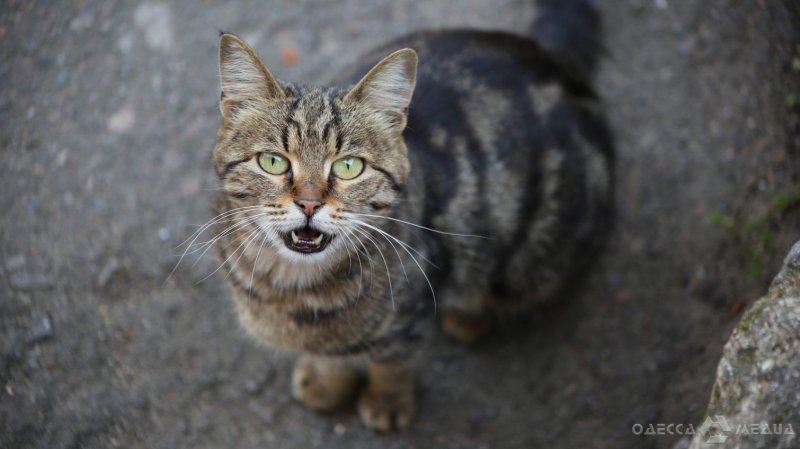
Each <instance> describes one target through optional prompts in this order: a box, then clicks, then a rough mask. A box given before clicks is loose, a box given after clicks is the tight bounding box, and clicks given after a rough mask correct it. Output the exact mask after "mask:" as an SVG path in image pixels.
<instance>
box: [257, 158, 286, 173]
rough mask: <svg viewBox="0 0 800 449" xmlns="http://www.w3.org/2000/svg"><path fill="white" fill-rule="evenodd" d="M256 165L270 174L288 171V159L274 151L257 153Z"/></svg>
mask: <svg viewBox="0 0 800 449" xmlns="http://www.w3.org/2000/svg"><path fill="white" fill-rule="evenodd" d="M258 165H260V166H261V168H262V169H264V171H265V172H267V173H269V174H271V175H282V174H284V173H286V172H287V171H289V161H288V160H286V158H284V157H282V156H278V155H277V154H275V153H261V154H259V155H258Z"/></svg>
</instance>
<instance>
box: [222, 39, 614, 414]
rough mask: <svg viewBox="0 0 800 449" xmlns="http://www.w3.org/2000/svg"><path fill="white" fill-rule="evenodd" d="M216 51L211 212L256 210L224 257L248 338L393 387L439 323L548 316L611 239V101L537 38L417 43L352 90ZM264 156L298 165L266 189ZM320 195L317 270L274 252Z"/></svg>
mask: <svg viewBox="0 0 800 449" xmlns="http://www.w3.org/2000/svg"><path fill="white" fill-rule="evenodd" d="M403 47H408V48H413V49H414V50H416V52H417V53H418V54H419V59H420V70H419V73H418V74H417V77H416V80H415V79H414V73H413V72H414V71H415V70H416V57H414V52H412V51H410V50H403V51H400V52H396V53H394V54H393V55H392V56H391V57H390V58H387V59H384V60H383V61H382V62H379V58H380V56H382V55H385V54H388V53H390V51H391V50H394V49H397V48H403ZM221 51H222V54H221V70H222V73H221V76H222V80H223V100H222V103H223V105H222V106H221V107H222V110H223V116H224V119H223V124H222V126H221V128H220V131H219V136H218V137H219V138H218V144H217V146H216V149H215V151H214V164H215V167H216V171H217V173H218V175H219V177H220V180H221V183H222V186H223V191H224V193H223V194H221V195H220V196H219V197H218V198H217V202H216V208H217V211H218V213H220V214H222V213H226V212H229V211H233V210H235V209H236V208H248V209H245V210H241V211H240V212H235V213H230V216H229V217H227V218H228V220H225V221H220V222H219V223H218V224H217V228H216V232H217V233H218V234H220V235H223V236H224V237H223V238H220V239H219V240H218V243H217V250H218V253H219V255H220V257H221V259H222V260H223V261H224V263H223V266H224V268H225V269H226V271H230V276H229V281H230V284H231V288H232V290H233V297H234V300H235V304H236V308H237V311H238V313H239V316H240V318H241V321H242V323H243V324H244V326H245V327H246V328H247V329H248V330H249V331H250V332H251V333H252V334H253V335H255V336H256V337H257V338H259V339H260V340H262V341H265V342H268V343H270V344H274V345H277V346H281V347H285V348H289V349H292V350H295V351H298V352H301V353H307V354H314V355H316V356H318V357H322V358H330V357H334V358H340V357H358V358H359V359H362V360H367V361H369V362H370V363H371V365H370V373H372V372H373V371H375V372H387V371H386V370H383V371H381V370H382V369H383V368H381V367H382V366H384V365H386V366H396V367H398V368H396V371H397V372H399V371H401V370H405V369H406V368H405V367H406V365H407V364H406V363H405V362H404V361H405V360H408V359H410V358H412V356H413V355H414V353H415V352H416V351H417V349H418V347H419V346H420V344H421V343H422V342H424V341H425V337H426V334H428V333H429V331H430V327H431V326H430V322H431V320H430V319H429V318H430V316H431V315H432V313H431V312H432V310H433V309H434V306H435V307H437V308H438V310H439V311H440V313H444V312H445V311H457V312H458V313H461V314H464V315H467V316H482V315H484V314H486V313H487V312H489V311H492V310H509V309H511V310H516V309H519V308H525V307H528V306H531V305H535V304H541V303H543V302H546V301H549V300H551V299H552V298H553V297H555V296H556V295H557V294H558V293H559V292H560V291H561V290H563V287H564V285H565V284H566V283H568V282H570V281H571V280H572V279H573V278H574V276H575V275H577V274H578V272H579V270H580V269H581V268H582V267H584V266H585V265H586V264H587V262H589V260H590V259H591V258H592V257H593V255H594V254H595V251H594V250H595V249H596V247H597V246H598V244H599V243H601V242H602V240H603V237H604V234H605V230H606V227H607V226H606V224H607V222H608V219H609V212H610V209H611V195H612V186H613V175H612V169H611V167H612V147H611V138H610V135H609V132H608V130H607V127H606V125H605V123H604V120H603V118H602V117H601V116H600V115H599V112H598V111H599V105H598V102H597V99H596V97H595V95H594V94H593V93H592V91H591V89H590V88H589V87H588V86H587V85H585V84H584V83H583V82H582V81H581V80H579V79H577V78H574V77H573V76H572V75H570V74H569V72H568V71H566V70H564V69H562V68H561V66H560V65H559V64H558V62H557V61H555V60H554V59H553V58H552V57H551V56H550V54H548V53H547V52H546V51H544V50H543V49H541V48H540V47H539V46H537V45H536V44H535V43H533V42H531V41H529V40H527V39H523V38H520V37H516V36H512V35H509V34H504V33H492V32H477V31H448V32H436V33H420V34H414V35H411V36H408V37H405V38H402V39H400V40H398V41H395V42H392V43H390V44H388V45H387V46H386V47H384V48H382V49H379V50H377V51H376V52H375V53H374V54H373V55H371V56H367V57H365V58H364V62H365V63H364V65H363V66H362V67H359V68H357V69H356V71H355V76H349V75H348V76H344V77H342V78H341V81H340V82H339V83H337V84H336V85H337V86H355V87H353V88H341V87H332V88H327V89H320V88H309V87H303V86H297V85H293V84H288V83H280V82H278V81H276V80H274V78H272V75H271V74H269V71H268V70H267V69H266V66H265V65H263V63H262V62H261V61H260V60H258V58H257V56H255V53H254V52H252V50H251V49H249V47H247V46H246V44H244V43H242V42H241V41H239V40H238V39H236V38H235V37H233V36H231V35H225V36H223V45H222V49H221ZM376 64H377V65H376ZM370 68H372V71H369V70H370ZM365 73H368V75H367V76H365V77H364V78H361V79H360V81H359V77H360V76H362V75H363V74H365ZM248 77H249V78H248ZM245 78H247V79H245ZM414 81H416V87H415V86H414ZM226 83H227V84H226ZM253 83H255V84H253ZM258 83H261V84H266V87H263V88H261V89H259V88H258V86H259V84H258ZM412 90H413V92H414V97H413V98H414V99H413V101H412V103H411V105H410V107H408V114H407V115H406V107H407V106H408V103H407V101H408V98H409V97H410V95H411V92H412ZM226 100H227V101H229V103H225V101H226ZM406 121H407V126H406ZM404 128H405V131H403V132H402V133H401V131H402V130H403V129H404ZM261 152H279V153H280V154H283V155H286V157H287V158H289V159H290V160H291V164H292V169H291V171H290V172H288V173H287V174H286V175H281V176H274V175H269V174H266V173H265V172H264V171H263V170H261V168H260V167H259V166H258V163H257V161H256V160H257V157H258V154H259V153H261ZM342 156H357V157H361V158H363V159H364V160H366V161H367V164H366V165H367V168H366V169H365V171H364V173H363V174H362V175H361V176H359V177H357V178H355V179H353V180H350V181H343V180H341V179H337V178H335V177H334V176H332V175H331V174H330V166H331V163H332V162H333V161H334V160H335V159H337V158H339V157H342ZM307 189H312V190H313V191H314V192H316V193H318V194H319V195H320V197H321V198H324V205H323V206H322V207H321V209H320V210H319V212H318V213H317V214H315V215H314V216H313V217H312V219H311V221H312V222H313V225H314V226H315V227H318V228H319V229H321V230H322V231H324V232H326V233H330V234H331V235H333V238H332V240H331V243H330V245H329V246H328V247H327V248H326V249H324V250H323V251H322V252H320V253H315V254H299V253H296V252H293V251H291V250H290V249H288V248H287V247H286V246H285V245H284V243H283V241H282V240H281V238H280V232H287V231H289V230H291V229H292V228H295V227H298V226H302V225H303V224H304V223H305V222H306V218H305V216H303V215H302V213H301V212H300V211H299V208H298V207H297V205H296V204H295V203H294V201H295V200H296V198H297V196H298V195H299V194H300V193H299V192H300V191H301V190H302V191H303V192H306V191H307ZM259 206H260V207H259ZM354 214H362V215H354ZM380 217H388V218H380ZM354 220H360V221H361V224H356V222H355V221H354ZM398 220H402V221H405V222H408V223H414V224H416V225H419V226H424V227H425V228H430V229H436V230H440V231H446V232H448V233H455V234H464V235H473V236H474V235H478V236H483V237H486V238H480V237H466V236H454V235H446V234H442V233H436V232H432V231H429V230H425V229H421V228H419V227H414V226H411V225H408V224H405V223H402V222H400V221H398ZM236 225H239V227H236ZM232 226H233V227H236V228H235V229H233V230H231V227H232ZM376 228H377V229H380V230H383V231H384V232H386V233H388V235H389V236H391V237H389V236H386V235H383V234H381V233H379V232H378V231H377V229H376ZM400 242H404V243H405V244H407V245H408V246H407V247H404V246H403V243H400ZM412 248H413V249H412ZM423 271H424V274H423ZM428 280H429V281H430V284H429V283H428ZM431 289H432V291H431ZM434 293H435V298H434V296H433V294H434ZM381 364H383V365H381ZM304 366H305V368H304V369H306V370H308V369H310V368H308V366H307V365H304ZM317 366H318V367H321V366H327V365H324V364H322V362H320V364H319V365H317ZM319 369H321V368H319ZM312 371H313V370H312ZM304 372H305V371H304ZM308 372H311V371H308ZM336 372H338V371H336ZM388 372H392V371H388ZM404 372H405V371H404ZM371 376H372V374H371ZM376 376H377V375H376ZM301 377H302V376H301ZM379 377H381V378H391V379H393V380H392V382H398V380H397V379H396V378H395V377H392V376H383V375H382V376H379ZM371 382H372V380H371ZM376 382H377V381H376ZM298 388H300V387H298ZM376 388H377V387H376ZM368 390H370V388H368ZM373 390H374V389H373ZM404 391H406V390H404ZM298 394H300V396H302V393H298ZM365 394H366V393H365ZM370 395H371V396H370ZM362 396H364V395H362ZM366 396H369V397H372V399H365V400H364V401H363V402H369V403H370V404H372V405H371V406H369V404H368V407H367V408H366V409H367V411H366V412H365V411H364V407H362V408H361V410H362V417H364V416H365V413H366V414H368V415H369V414H370V413H372V411H374V410H377V409H380V407H379V406H378V405H375V404H377V402H376V400H375V397H376V396H379V395H378V393H376V392H375V391H372V390H371V393H369V394H366ZM384 396H385V395H384ZM405 396H407V394H406V395H405ZM337 397H338V396H337ZM406 399H407V398H406ZM370 401H372V402H370ZM306 402H307V403H311V402H313V401H306ZM381 404H384V405H385V403H384V402H381ZM369 407H372V409H371V408H369ZM393 407H394V406H393ZM397 407H399V406H397ZM409 407H410V406H409ZM389 408H390V409H391V408H392V407H389ZM373 409H374V410H373ZM370 410H372V411H370ZM406 411H407V412H408V413H406V414H403V416H406V415H407V414H410V411H408V410H406ZM376 413H377V412H376ZM377 414H378V415H380V414H379V413H377ZM395 415H396V414H395ZM365 422H367V424H368V425H370V426H371V427H374V428H378V429H383V428H384V427H386V426H385V425H384V424H385V422H387V421H380V420H379V419H377V418H374V417H373V418H365ZM403 422H407V420H406V421H403ZM390 424H391V423H390ZM395 424H397V423H395ZM389 427H392V426H391V425H390V426H389ZM395 427H398V425H395ZM401 427H402V426H401Z"/></svg>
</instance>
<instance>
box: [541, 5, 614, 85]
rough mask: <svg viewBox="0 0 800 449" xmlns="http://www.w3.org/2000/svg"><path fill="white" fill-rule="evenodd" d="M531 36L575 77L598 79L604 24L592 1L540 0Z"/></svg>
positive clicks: (587, 79) (589, 79) (588, 79)
mask: <svg viewBox="0 0 800 449" xmlns="http://www.w3.org/2000/svg"><path fill="white" fill-rule="evenodd" d="M530 33H531V36H532V37H533V38H534V40H536V41H537V42H538V43H539V44H540V45H542V46H543V47H545V48H546V49H547V50H549V51H550V52H552V53H553V54H555V55H556V56H557V57H558V59H559V60H560V61H561V62H562V64H563V65H564V66H565V67H566V68H567V69H568V70H570V71H571V72H574V74H575V75H577V76H579V77H580V78H582V79H584V80H586V81H591V80H592V78H594V73H595V70H596V68H597V62H598V59H599V57H600V55H601V53H603V43H602V21H601V18H600V14H599V13H598V12H597V10H596V9H595V7H594V5H593V4H592V0H536V19H535V20H534V22H533V24H532V25H531V32H530Z"/></svg>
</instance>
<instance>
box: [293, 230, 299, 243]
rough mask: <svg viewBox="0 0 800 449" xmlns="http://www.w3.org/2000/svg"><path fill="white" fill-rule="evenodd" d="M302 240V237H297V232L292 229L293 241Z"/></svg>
mask: <svg viewBox="0 0 800 449" xmlns="http://www.w3.org/2000/svg"><path fill="white" fill-rule="evenodd" d="M299 241H300V238H299V237H297V233H296V232H294V231H292V242H294V243H297V242H299Z"/></svg>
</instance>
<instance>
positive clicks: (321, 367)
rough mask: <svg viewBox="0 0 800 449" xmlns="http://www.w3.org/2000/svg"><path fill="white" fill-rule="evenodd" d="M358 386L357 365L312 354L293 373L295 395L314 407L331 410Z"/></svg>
mask: <svg viewBox="0 0 800 449" xmlns="http://www.w3.org/2000/svg"><path fill="white" fill-rule="evenodd" d="M357 386H358V372H357V371H356V369H355V368H353V367H351V366H348V365H345V364H343V363H340V362H337V361H331V360H327V359H320V358H316V357H311V356H302V357H300V359H299V360H298V361H297V365H295V368H294V373H293V374H292V396H294V397H295V399H297V400H299V401H300V402H302V403H303V404H305V405H306V407H308V408H311V409H314V410H320V411H331V410H334V409H336V408H339V407H341V406H343V405H345V404H346V403H347V402H348V401H350V399H351V398H352V397H353V394H354V393H355V390H356V387H357Z"/></svg>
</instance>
